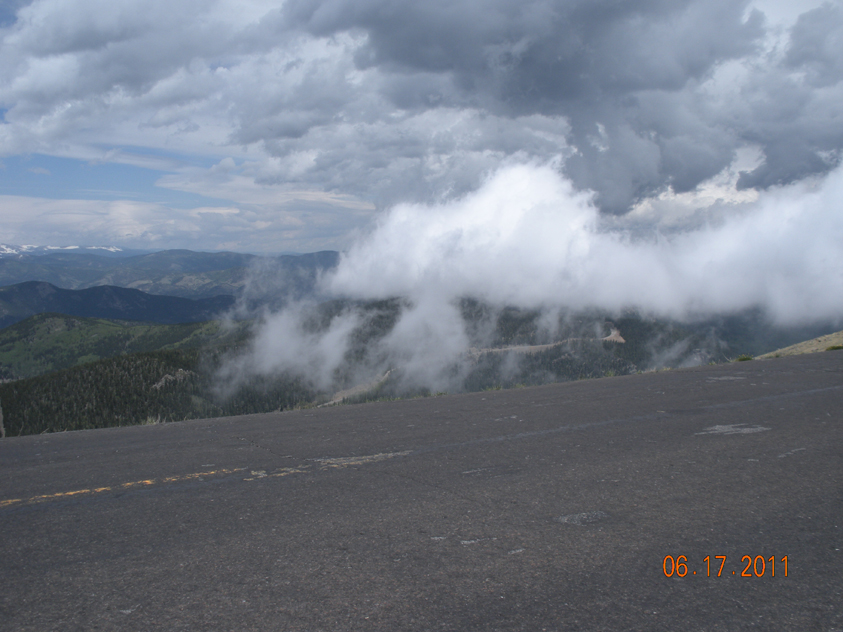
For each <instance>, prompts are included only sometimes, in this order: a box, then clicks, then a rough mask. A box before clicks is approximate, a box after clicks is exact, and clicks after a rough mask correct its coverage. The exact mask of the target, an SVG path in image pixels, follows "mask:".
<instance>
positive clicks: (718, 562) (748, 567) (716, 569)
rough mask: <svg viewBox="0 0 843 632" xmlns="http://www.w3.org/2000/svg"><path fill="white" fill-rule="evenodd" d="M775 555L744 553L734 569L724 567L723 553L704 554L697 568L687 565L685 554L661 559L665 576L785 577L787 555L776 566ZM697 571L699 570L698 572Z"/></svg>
mask: <svg viewBox="0 0 843 632" xmlns="http://www.w3.org/2000/svg"><path fill="white" fill-rule="evenodd" d="M776 561H777V560H776V556H775V555H771V556H770V557H767V558H765V557H764V556H763V555H756V556H755V557H753V556H752V555H744V556H743V557H742V558H741V563H740V566H739V567H738V568H737V569H736V570H731V569H728V568H726V556H725V555H706V556H705V557H704V558H703V560H702V564H700V567H699V569H698V570H697V569H693V568H689V567H688V558H687V557H686V556H685V555H677V556H676V557H673V556H672V555H665V556H664V560H663V561H662V570H663V571H664V575H665V577H688V576H691V575H697V574H699V575H705V576H706V577H721V576H726V575H735V576H737V577H764V576H765V575H766V574H768V573H769V575H770V577H776V572H777V571H778V576H779V577H782V576H784V577H787V555H785V556H783V557H781V558H780V559H779V560H778V562H779V566H778V569H777V568H776ZM698 571H699V572H698Z"/></svg>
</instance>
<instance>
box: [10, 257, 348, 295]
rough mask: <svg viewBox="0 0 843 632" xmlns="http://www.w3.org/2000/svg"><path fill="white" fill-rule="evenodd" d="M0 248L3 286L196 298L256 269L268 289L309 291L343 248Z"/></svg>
mask: <svg viewBox="0 0 843 632" xmlns="http://www.w3.org/2000/svg"><path fill="white" fill-rule="evenodd" d="M0 248H5V249H6V251H7V252H5V254H3V253H0V286H9V285H15V284H19V283H23V282H26V281H43V282H46V283H51V284H53V285H54V286H56V287H60V288H64V289H70V290H78V289H84V288H90V287H95V286H101V285H112V286H119V287H124V288H131V289H136V290H142V291H144V292H147V293H149V294H160V295H166V296H180V297H182V298H192V299H202V298H210V297H214V296H218V295H220V294H228V295H231V296H235V295H238V294H239V293H242V292H244V291H247V290H249V289H250V288H248V287H247V285H249V281H250V279H253V278H254V276H255V275H252V276H250V275H249V271H250V269H255V268H259V269H261V270H263V271H264V272H266V274H264V275H263V278H262V279H261V281H260V283H259V284H258V285H260V286H261V287H262V288H263V290H265V291H267V292H269V293H270V294H277V293H278V292H281V293H291V292H292V293H302V292H307V291H309V290H311V289H312V288H313V287H314V285H315V282H316V278H317V274H318V271H319V270H323V269H329V268H333V267H334V266H336V265H337V262H338V261H339V253H338V252H335V251H331V250H328V251H322V252H315V253H310V254H304V255H281V256H278V257H259V256H257V255H250V254H240V253H234V252H193V251H190V250H164V251H161V252H153V253H147V254H135V255H132V256H116V255H117V254H118V253H116V252H114V251H103V250H97V249H92V248H78V249H55V248H53V249H51V248H49V247H46V248H44V247H39V248H37V249H36V248H35V247H29V246H0ZM33 249H34V250H33ZM123 254H125V252H124V253H123ZM253 286H254V284H253ZM251 289H252V290H254V287H252V288H251Z"/></svg>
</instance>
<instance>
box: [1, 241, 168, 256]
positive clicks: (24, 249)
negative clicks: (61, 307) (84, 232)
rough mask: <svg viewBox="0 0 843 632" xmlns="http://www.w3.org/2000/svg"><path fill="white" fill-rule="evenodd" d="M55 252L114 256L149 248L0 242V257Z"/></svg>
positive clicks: (139, 252) (136, 253) (131, 253)
mask: <svg viewBox="0 0 843 632" xmlns="http://www.w3.org/2000/svg"><path fill="white" fill-rule="evenodd" d="M55 252H73V253H80V254H81V253H89V254H99V255H104V256H112V257H130V256H132V255H139V254H146V253H148V252H151V251H149V250H128V249H126V248H118V247H117V246H31V245H13V244H0V258H2V257H14V256H17V255H24V254H27V255H46V254H53V253H55Z"/></svg>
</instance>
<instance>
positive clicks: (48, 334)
mask: <svg viewBox="0 0 843 632" xmlns="http://www.w3.org/2000/svg"><path fill="white" fill-rule="evenodd" d="M248 325H249V324H248V323H243V322H238V323H230V324H229V325H227V326H226V327H223V326H221V324H220V322H218V321H206V322H199V323H184V324H177V325H158V324H154V323H137V322H133V321H121V320H107V319H103V318H81V317H77V316H67V315H64V314H39V315H37V316H31V317H30V318H27V319H26V320H23V321H21V322H19V323H16V324H14V325H12V326H10V327H6V328H5V329H0V378H4V379H12V378H15V379H19V378H25V377H34V376H36V375H41V374H43V373H49V372H52V371H58V370H60V369H66V368H70V367H73V366H76V365H79V364H85V363H87V362H94V361H96V360H101V359H103V358H109V357H113V356H117V355H122V354H129V353H138V352H142V351H158V350H163V349H178V348H185V347H193V348H200V347H208V346H214V345H220V344H233V343H237V342H242V341H243V340H244V339H245V337H246V335H247V332H248Z"/></svg>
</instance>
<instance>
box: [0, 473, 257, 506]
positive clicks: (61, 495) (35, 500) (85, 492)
mask: <svg viewBox="0 0 843 632" xmlns="http://www.w3.org/2000/svg"><path fill="white" fill-rule="evenodd" d="M245 469H246V468H245V467H235V468H231V469H222V470H211V471H209V472H195V473H192V474H184V475H182V476H168V477H167V478H162V479H160V480H158V479H154V478H148V479H144V480H141V481H131V482H129V483H123V484H121V485H115V486H113V487H94V488H91V489H75V490H73V491H71V492H59V493H57V494H44V495H41V496H32V497H31V498H11V499H9V500H0V508H3V507H8V506H10V505H14V504H16V503H23V504H26V505H32V504H35V503H43V502H47V501H50V500H60V499H62V498H71V497H73V496H80V495H88V494H100V493H102V492H110V491H112V490H121V489H130V488H132V487H149V486H151V485H155V484H156V483H176V482H179V481H189V480H194V479H198V478H202V477H205V476H216V475H220V474H233V473H234V472H241V471H243V470H245Z"/></svg>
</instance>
